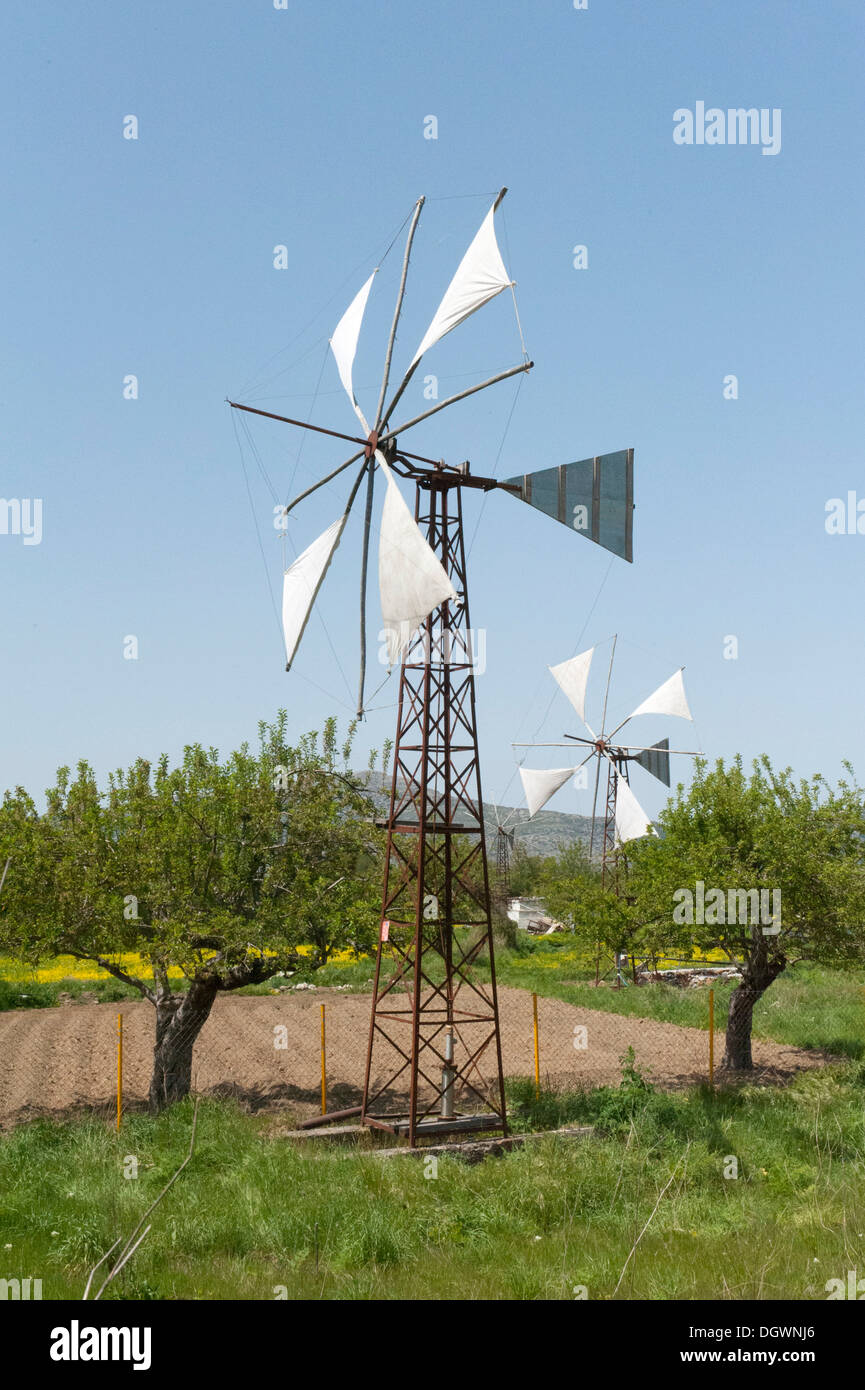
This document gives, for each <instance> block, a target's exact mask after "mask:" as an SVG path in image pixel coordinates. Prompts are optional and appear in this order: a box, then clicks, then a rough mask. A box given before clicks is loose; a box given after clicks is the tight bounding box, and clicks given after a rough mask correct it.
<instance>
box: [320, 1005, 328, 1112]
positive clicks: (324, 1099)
mask: <svg viewBox="0 0 865 1390" xmlns="http://www.w3.org/2000/svg"><path fill="white" fill-rule="evenodd" d="M321 1113H322V1115H326V1114H327V1071H326V1070H325V1064H324V1005H323V1004H322V1006H321Z"/></svg>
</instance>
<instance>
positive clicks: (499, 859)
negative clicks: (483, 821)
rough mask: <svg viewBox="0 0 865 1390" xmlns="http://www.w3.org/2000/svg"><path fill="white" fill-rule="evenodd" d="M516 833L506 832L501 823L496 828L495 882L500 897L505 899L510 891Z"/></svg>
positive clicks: (512, 831) (506, 829)
mask: <svg viewBox="0 0 865 1390" xmlns="http://www.w3.org/2000/svg"><path fill="white" fill-rule="evenodd" d="M515 835H516V831H514V830H508V828H507V826H505V825H502V824H501V822H499V824H498V825H497V826H496V881H497V883H498V889H499V893H500V895H501V897H503V898H504V899H507V898H508V896H509V894H510V891H511V850H512V849H513V847H514V838H515Z"/></svg>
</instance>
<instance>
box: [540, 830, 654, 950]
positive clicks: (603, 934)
mask: <svg viewBox="0 0 865 1390" xmlns="http://www.w3.org/2000/svg"><path fill="white" fill-rule="evenodd" d="M539 892H540V896H541V897H542V898H543V899H544V902H545V903H546V906H547V910H548V912H549V913H550V916H552V917H554V918H556V919H557V920H558V921H560V922H562V923H564V924H565V925H567V926H569V927H570V928H571V931H572V932H573V936H574V938H575V939H576V942H577V944H578V946H579V947H580V948H581V950H582V951H583V953H584V955H585V956H586V958H587V959H588V958H589V957H593V956H594V955H596V954H597V953H598V952H600V953H602V954H606V955H611V954H613V953H614V952H616V951H626V950H631V949H633V948H634V945H635V939H636V936H637V929H636V928H637V924H636V923H635V921H634V918H633V914H632V913H631V910H630V906H629V904H628V902H627V900H626V899H624V898H618V897H617V896H616V894H615V893H614V892H613V891H612V890H611V888H610V887H609V886H605V885H603V884H602V882H601V871H600V868H599V867H598V865H597V863H596V862H594V861H593V860H591V859H590V858H589V853H588V850H587V849H586V847H585V846H584V845H583V844H572V845H563V846H561V847H560V850H559V854H558V857H557V858H555V859H546V860H544V863H543V868H542V872H541V876H540V882H539Z"/></svg>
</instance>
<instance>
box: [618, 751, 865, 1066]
mask: <svg viewBox="0 0 865 1390" xmlns="http://www.w3.org/2000/svg"><path fill="white" fill-rule="evenodd" d="M845 766H847V765H846V764H845ZM847 771H848V773H849V774H850V777H851V780H850V781H849V782H847V781H841V782H839V784H838V785H837V786H836V787H832V786H830V785H829V783H828V782H827V781H826V780H825V779H824V778H823V777H821V776H815V777H812V778H811V779H810V780H807V781H806V780H799V781H797V780H795V779H794V778H793V776H792V773H791V772H790V770H789V769H786V770H785V771H782V772H775V771H774V770H773V768H772V766H771V763H770V761H769V759H768V758H767V757H765V756H764V757H762V758H760V759H759V760H758V761H756V762H755V763H754V764H753V770H752V772H751V775H750V776H748V775H747V774H746V773H745V772H744V771H743V768H742V762H741V759H740V758H736V759H735V760H734V761H733V762H732V763H731V764H730V765H729V766H725V765H724V762H723V761H722V760H719V761H718V762H717V763H716V764H715V766H714V768H712V769H711V770H710V769H709V766H708V764H707V763H706V762H705V761H700V762H698V763H697V768H696V775H695V777H694V780H693V782H692V784H691V786H690V788H689V789H688V791H687V792H686V791H685V790H684V788H683V787H682V786H679V788H678V790H677V792H676V794H675V796H674V797H673V798H671V800H670V802H669V803H668V805H667V807H666V808H665V809H664V810H663V811H662V812H661V814H660V816H659V817H658V821H657V825H658V829H659V832H660V833H659V837H657V838H656V837H652V836H647V837H646V838H645V839H642V840H640V841H637V842H632V843H630V844H629V845H628V851H629V860H630V867H629V874H628V895H629V897H630V898H631V899H632V905H633V911H634V914H635V916H636V918H637V920H638V922H639V923H640V930H641V934H642V940H643V944H644V945H651V946H653V947H654V949H656V950H658V951H659V952H661V951H671V950H673V949H676V948H677V949H678V950H679V951H680V952H682V953H683V954H686V953H687V954H691V953H692V952H693V951H695V950H699V951H701V952H705V951H709V950H715V949H720V950H721V951H723V952H724V953H725V954H726V955H727V956H728V957H729V958H730V960H731V961H737V962H741V969H742V980H741V983H740V984H739V985H738V986H737V988H736V989H735V990H734V991H733V994H732V997H731V999H730V1008H729V1014H728V1019H727V1037H726V1052H725V1056H724V1061H723V1066H725V1067H727V1068H729V1069H731V1070H748V1069H750V1068H752V1067H753V1060H752V1057H751V1027H752V1015H753V1010H754V1005H755V1004H756V1003H757V1001H758V1000H759V999H760V998H761V996H762V995H763V994H764V993H765V991H766V990H767V989H768V988H769V986H770V985H771V984H772V982H773V980H776V979H777V978H778V976H779V975H780V974H781V973H782V971H784V970H785V969H787V967H788V966H791V965H794V964H796V963H797V962H799V961H806V960H807V961H815V962H819V963H821V964H824V965H832V966H845V965H853V964H855V965H857V966H861V964H862V962H863V960H865V811H863V802H862V793H861V791H860V789H859V788H858V787H857V786H856V785H855V782H854V781H853V780H852V769H851V768H849V766H847ZM761 895H762V896H761Z"/></svg>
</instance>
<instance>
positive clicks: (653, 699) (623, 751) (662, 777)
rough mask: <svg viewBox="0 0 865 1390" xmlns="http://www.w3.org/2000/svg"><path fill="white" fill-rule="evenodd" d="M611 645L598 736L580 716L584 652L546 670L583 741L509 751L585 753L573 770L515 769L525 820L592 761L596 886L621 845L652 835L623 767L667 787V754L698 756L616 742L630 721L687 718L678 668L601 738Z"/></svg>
mask: <svg viewBox="0 0 865 1390" xmlns="http://www.w3.org/2000/svg"><path fill="white" fill-rule="evenodd" d="M616 641H617V638H616V637H615V636H614V637H613V647H612V651H611V653H610V665H609V669H608V671H607V685H606V690H605V691H604V706H603V712H602V714H601V729H600V733H595V731H594V729H593V728H592V726H591V724H589V722H588V720H587V719H586V712H585V711H586V686H587V684H588V680H589V671H590V669H591V665H592V657H593V656H594V654H595V648H594V647H590V648H589V650H588V651H585V652H580V654H579V655H578V656H574V657H572V658H571V660H570V661H563V662H561V664H560V665H558V666H551V667H550V668H549V669H550V674H551V675H552V676H553V679H554V680H555V681H556V682H557V683H558V685H559V686H560V687H561V689H562V690H563V691H564V693H565V695H567V697H568V699H569V700H570V702H571V704H572V705H573V707H574V709H575V710H576V711H577V714H578V715H579V716H580V719H581V720H582V721H583V723H584V724H585V726H586V729H587V730H588V733H589V737H588V738H586V737H584V736H583V735H580V734H566V735H565V738H567V739H568V740H569V742H568V743H540V744H539V743H531V744H526V743H522V744H520V743H518V744H514V747H515V748H572V747H573V746H574V744H576V745H578V746H582V747H583V748H587V749H588V750H589V751H588V752H587V753H586V755H585V757H584V758H583V759H582V761H581V762H579V763H577V765H576V766H575V767H556V768H550V769H536V768H527V767H521V768H520V778H521V780H522V784H523V790H524V792H525V794H526V804H527V806H528V811H529V818H530V819H531V817H532V816H534V815H536V813H537V812H538V811H540V810H541V808H542V807H543V806H545V805H546V804H547V802H548V801H549V800H550V797H551V796H553V795H554V793H555V792H557V791H558V790H559V788H560V787H563V786H564V784H565V783H566V782H567V781H568V780H569V779H570V778H571V777H573V776H574V775H575V774H576V773H577V772H578V771H579V770H580V768H581V767H584V766H585V765H586V764H587V763H590V762H591V761H592V759H594V760H595V792H594V798H593V801H592V831H591V840H590V845H589V853H590V855H592V856H594V855H595V854H596V853H599V854H600V858H601V881H602V882H606V881H607V879H608V877H609V876H610V875H611V874H613V875H614V873H615V871H614V865H615V862H616V856H617V853H618V849H619V848H620V847H621V846H622V845H624V844H626V843H627V842H628V841H629V840H637V839H640V838H641V837H642V836H643V835H647V834H650V833H651V834H654V833H655V832H654V831H653V830H652V829H651V825H650V821H649V817H648V816H647V815H646V812H645V811H644V810H643V808H642V806H641V805H640V803H639V801H638V800H637V798H636V797H635V796H634V793H633V792H632V791H631V787H630V778H629V765H630V764H631V763H636V764H637V765H638V766H639V767H642V768H644V769H645V771H646V772H648V773H650V774H651V775H652V776H653V777H656V778H657V779H658V781H659V782H663V784H664V786H665V787H669V785H670V755H671V754H672V753H677V754H681V755H682V756H684V757H689V758H697V757H699V756H700V754H699V752H696V751H694V750H688V749H684V748H673V749H671V748H670V740H669V739H668V738H662V739H661V740H660V741H659V742H658V743H653V744H651V745H650V746H647V745H645V744H626V743H622V742H620V741H619V740H618V739H617V737H616V736H617V734H619V733H620V731H621V730H622V729H623V728H624V727H625V725H626V724H627V723H629V722H630V720H632V719H636V718H637V717H638V716H639V715H644V714H668V715H675V716H676V717H677V718H679V719H691V720H692V719H693V716H692V714H691V711H690V709H689V708H688V701H687V699H686V698H685V686H684V682H683V680H682V671H683V670H684V667H680V669H679V670H678V671H676V672H675V673H674V674H673V675H672V676H670V678H669V680H666V681H664V683H663V685H659V686H658V689H657V690H654V691H653V692H652V694H651V695H649V696H648V697H647V699H645V700H644V701H643V702H642V704H641V705H638V706H637V708H636V709H635V710H632V712H631V713H630V714H629V715H627V716H626V718H625V719H623V720H622V721H621V723H620V724H617V725H616V727H615V728H614V729H613V730H612V731H611V732H610V733H607V731H606V725H607V702H608V700H609V695H610V682H611V680H612V675H613V658H614V656H615V654H616ZM602 771H605V772H606V797H605V809H604V818H603V830H602V833H601V835H600V837H599V836H598V835H597V833H596V825H597V820H598V817H597V809H598V793H599V790H600V786H601V773H602ZM616 888H617V891H618V884H616Z"/></svg>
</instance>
